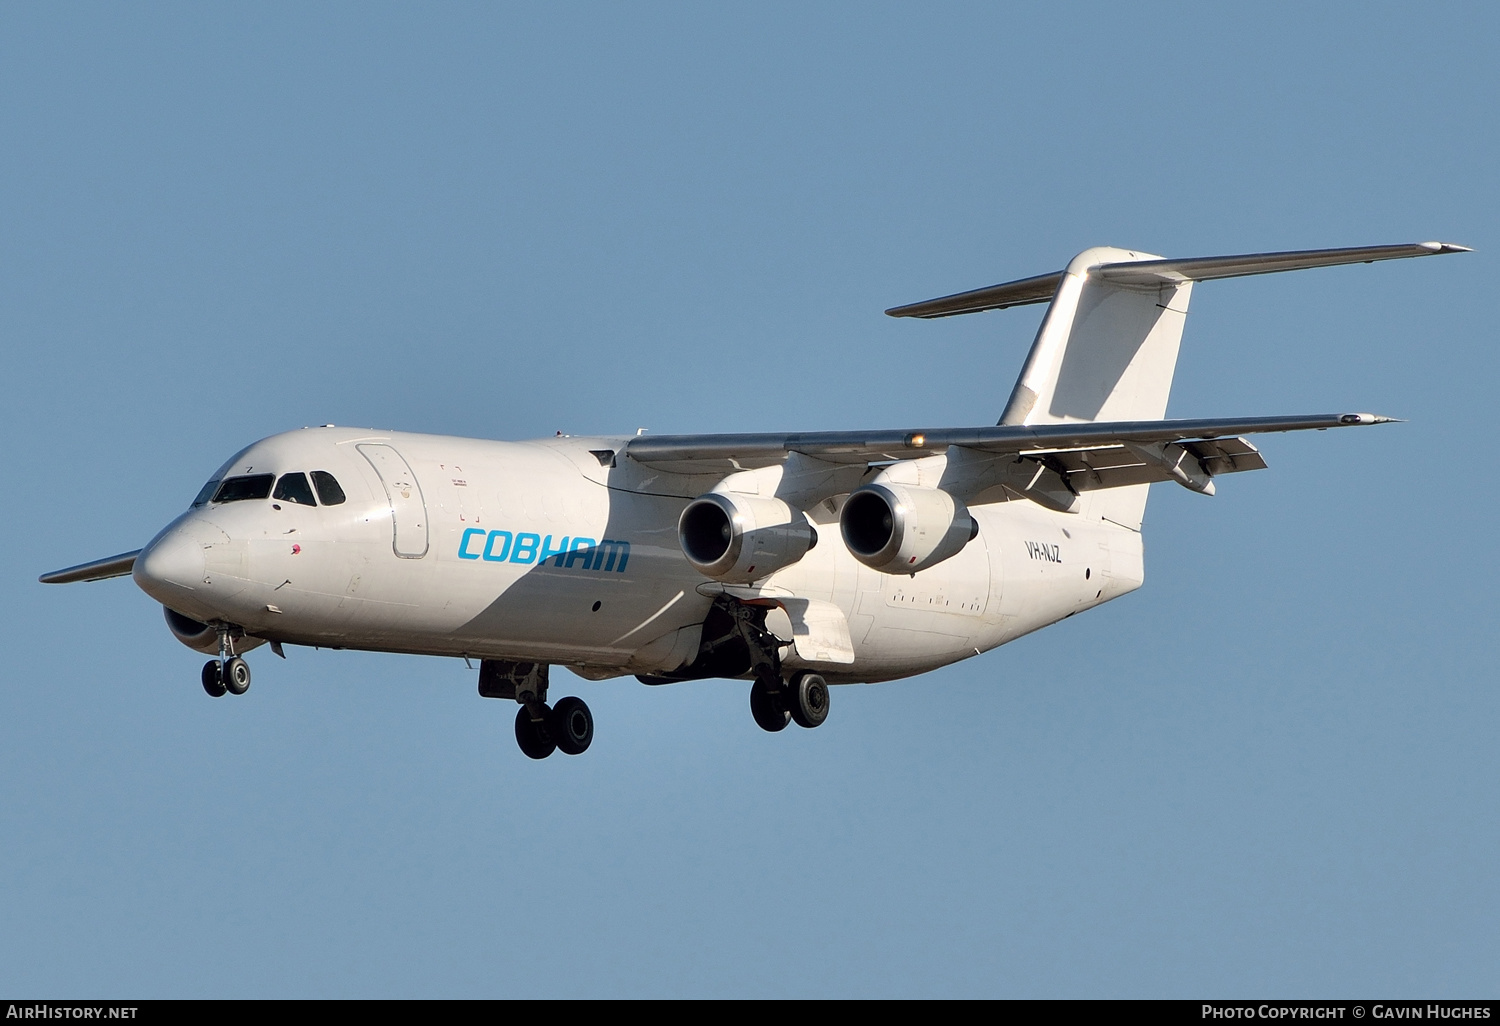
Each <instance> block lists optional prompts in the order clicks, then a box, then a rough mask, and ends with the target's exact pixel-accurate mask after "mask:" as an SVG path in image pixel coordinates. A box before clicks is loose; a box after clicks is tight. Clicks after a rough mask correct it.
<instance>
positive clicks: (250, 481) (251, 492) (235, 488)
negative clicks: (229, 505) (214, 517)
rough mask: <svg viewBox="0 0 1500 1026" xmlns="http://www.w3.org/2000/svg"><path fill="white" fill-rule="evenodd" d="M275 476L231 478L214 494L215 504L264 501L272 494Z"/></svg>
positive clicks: (261, 475)
mask: <svg viewBox="0 0 1500 1026" xmlns="http://www.w3.org/2000/svg"><path fill="white" fill-rule="evenodd" d="M274 480H276V475H275V474H251V475H249V476H248V477H229V478H225V479H224V483H223V484H221V485H219V490H218V491H217V492H215V493H214V499H213V501H214V502H243V501H244V500H246V499H264V498H265V497H266V496H268V495H270V494H271V482H272V481H274Z"/></svg>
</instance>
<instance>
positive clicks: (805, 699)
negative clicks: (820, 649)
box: [786, 673, 828, 727]
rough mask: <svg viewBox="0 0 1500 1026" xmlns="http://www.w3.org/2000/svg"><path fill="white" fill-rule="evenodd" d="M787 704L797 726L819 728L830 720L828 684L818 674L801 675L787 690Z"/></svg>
mask: <svg viewBox="0 0 1500 1026" xmlns="http://www.w3.org/2000/svg"><path fill="white" fill-rule="evenodd" d="M786 704H787V705H789V706H791V710H792V719H794V720H796V721H797V726H799V727H816V726H818V725H819V724H820V723H822V722H823V721H824V720H826V719H828V682H827V681H825V680H824V679H823V678H822V677H821V676H820V675H818V674H816V673H804V674H800V675H799V676H798V677H797V678H796V679H795V680H793V681H792V683H791V686H790V687H789V688H788V689H787V693H786Z"/></svg>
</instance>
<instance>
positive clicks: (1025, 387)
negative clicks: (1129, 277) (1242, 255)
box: [1000, 246, 1193, 531]
mask: <svg viewBox="0 0 1500 1026" xmlns="http://www.w3.org/2000/svg"><path fill="white" fill-rule="evenodd" d="M1157 259H1160V258H1159V257H1156V256H1155V255H1153V254H1150V253H1137V252H1133V251H1131V250H1122V249H1114V248H1112V247H1108V246H1099V247H1095V248H1093V249H1086V250H1084V251H1083V252H1082V253H1080V254H1078V255H1077V256H1076V257H1074V258H1073V259H1072V261H1071V262H1069V264H1068V267H1067V270H1065V271H1064V272H1063V273H1062V277H1061V279H1060V280H1059V282H1058V285H1057V291H1056V292H1055V293H1054V294H1053V297H1052V305H1051V306H1049V307H1048V308H1047V316H1046V317H1045V318H1043V319H1042V326H1041V328H1039V329H1038V330H1037V334H1036V341H1035V342H1033V343H1032V345H1031V352H1030V353H1029V354H1027V357H1026V364H1025V366H1024V367H1023V368H1022V370H1021V376H1020V378H1018V379H1017V381H1016V386H1015V388H1014V389H1013V390H1012V391H1011V394H1010V402H1008V403H1007V404H1006V406H1005V412H1004V414H1002V415H1001V417H1000V423H1001V424H1007V425H1023V424H1024V425H1030V424H1065V423H1075V422H1080V421H1096V420H1098V421H1117V420H1160V419H1161V418H1162V417H1163V416H1165V415H1166V412H1167V397H1168V395H1169V393H1170V392H1171V390H1172V375H1173V373H1174V372H1175V371H1176V369H1177V349H1178V345H1179V343H1181V341H1182V327H1183V324H1184V322H1185V321H1186V320H1187V310H1188V299H1189V298H1190V297H1191V295H1192V291H1193V283H1192V282H1191V281H1160V282H1151V283H1149V284H1133V283H1132V284H1125V283H1116V282H1113V281H1106V280H1101V279H1099V278H1093V277H1090V275H1089V268H1091V267H1095V266H1097V265H1100V264H1112V265H1116V266H1118V265H1119V264H1122V263H1134V262H1137V261H1146V260H1157ZM1149 489H1150V485H1144V484H1142V485H1130V486H1126V487H1122V488H1111V489H1109V490H1107V491H1099V492H1095V493H1093V494H1091V495H1090V496H1089V499H1090V501H1089V511H1090V512H1091V513H1092V514H1094V515H1096V516H1100V517H1103V518H1104V519H1106V520H1110V521H1113V522H1114V523H1117V524H1120V525H1121V526H1124V527H1129V528H1131V529H1133V530H1137V531H1138V530H1140V527H1141V518H1142V517H1143V516H1144V515H1145V512H1146V496H1147V493H1148V491H1149Z"/></svg>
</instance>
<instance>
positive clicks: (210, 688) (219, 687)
mask: <svg viewBox="0 0 1500 1026" xmlns="http://www.w3.org/2000/svg"><path fill="white" fill-rule="evenodd" d="M215 626H216V627H217V628H218V631H219V658H217V659H210V660H209V661H208V662H206V663H204V664H203V673H202V680H203V690H204V691H206V692H208V695H209V697H210V698H223V697H224V696H225V695H226V694H230V695H243V694H244V693H245V692H246V691H249V690H250V664H249V663H247V662H245V660H243V659H241V658H240V657H239V656H237V655H235V654H234V631H233V629H231V628H230V626H229V625H228V624H216V625H215Z"/></svg>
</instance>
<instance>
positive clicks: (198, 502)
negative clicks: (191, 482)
mask: <svg viewBox="0 0 1500 1026" xmlns="http://www.w3.org/2000/svg"><path fill="white" fill-rule="evenodd" d="M218 487H219V479H218V478H214V479H213V480H212V481H210V482H209V483H208V484H206V485H204V486H203V487H202V488H200V489H198V497H197V498H196V499H194V500H193V508H194V509H197V508H198V507H199V506H207V505H208V500H209V499H211V498H213V494H214V490H215V489H217V488H218Z"/></svg>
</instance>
